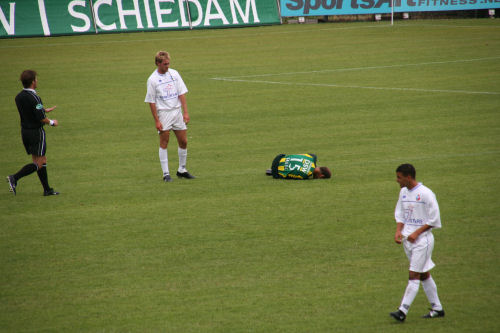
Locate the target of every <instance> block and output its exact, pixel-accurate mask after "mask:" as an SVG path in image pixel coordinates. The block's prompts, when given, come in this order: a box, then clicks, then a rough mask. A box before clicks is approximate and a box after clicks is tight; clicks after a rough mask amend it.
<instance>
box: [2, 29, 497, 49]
mask: <svg viewBox="0 0 500 333" xmlns="http://www.w3.org/2000/svg"><path fill="white" fill-rule="evenodd" d="M395 27H400V28H411V27H442V28H500V26H488V25H486V26H483V25H477V26H475V25H447V24H442V25H441V24H396V25H395V26H391V25H390V24H376V25H367V26H354V27H353V26H350V27H331V28H321V29H313V28H311V29H302V30H287V31H266V32H258V33H243V34H226V33H225V31H223V30H214V31H210V30H207V31H210V32H211V33H214V34H213V35H205V36H193V35H192V32H188V31H185V32H186V33H188V34H190V36H187V37H162V38H143V39H120V40H106V41H81V42H71V43H64V42H60V43H59V42H57V43H50V41H53V40H54V39H58V38H61V40H62V39H63V38H67V37H68V36H60V37H57V36H56V37H50V40H48V39H47V37H40V38H42V40H44V39H45V40H46V41H47V42H48V43H38V44H29V45H0V49H10V48H39V47H53V46H56V47H57V46H75V45H99V44H111V43H143V42H156V41H163V42H165V41H173V40H197V39H217V38H241V37H258V36H264V35H282V34H283V35H284V34H296V33H311V32H316V31H321V32H322V31H335V30H358V29H378V28H395ZM144 32H145V33H148V32H153V33H154V32H156V33H158V32H159V33H161V32H168V31H161V30H158V31H144ZM117 34H120V32H117ZM215 34H217V35H215ZM98 36H99V35H98ZM100 36H110V37H111V36H113V35H110V34H101V35H100ZM71 37H74V36H71ZM79 37H84V35H82V36H79ZM132 37H133V36H132ZM92 38H93V37H92ZM19 40H23V39H0V44H2V43H5V44H7V43H15V42H17V41H19Z"/></svg>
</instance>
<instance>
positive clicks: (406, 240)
mask: <svg viewBox="0 0 500 333" xmlns="http://www.w3.org/2000/svg"><path fill="white" fill-rule="evenodd" d="M396 176H397V182H398V183H399V186H400V187H401V191H400V193H399V200H398V203H397V205H396V211H395V214H394V215H395V218H396V222H397V228H396V233H395V235H394V240H395V241H396V243H398V244H401V243H403V246H404V250H405V252H406V256H407V257H408V260H409V261H410V268H409V271H410V272H409V280H408V286H407V287H406V291H405V293H404V296H403V300H402V301H401V305H400V306H399V309H398V310H397V311H395V312H391V313H390V315H391V317H393V318H394V319H396V320H397V321H400V322H403V321H404V320H405V319H406V315H407V314H408V310H409V309H410V305H411V303H412V302H413V300H414V299H415V296H417V292H418V289H419V287H420V283H422V287H423V288H424V292H425V294H426V295H427V299H428V300H429V303H430V304H431V309H430V312H429V313H428V314H426V315H424V316H423V317H424V318H437V317H444V310H443V307H442V305H441V302H440V301H439V297H438V294H437V287H436V283H435V282H434V280H433V279H432V277H431V274H430V273H429V271H430V270H431V269H432V268H433V267H434V266H435V265H434V262H432V259H431V256H432V250H433V249H434V236H433V235H432V231H431V229H432V228H441V218H440V215H439V206H438V203H437V200H436V196H435V195H434V193H433V192H432V191H431V190H430V189H429V188H427V187H425V186H424V185H423V184H422V183H418V182H417V181H416V180H415V176H416V172H415V168H414V167H413V166H412V165H411V164H402V165H400V166H399V167H398V168H397V169H396Z"/></svg>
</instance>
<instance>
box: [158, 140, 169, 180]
mask: <svg viewBox="0 0 500 333" xmlns="http://www.w3.org/2000/svg"><path fill="white" fill-rule="evenodd" d="M158 155H159V156H160V164H161V170H162V171H163V176H166V175H168V174H170V172H169V170H168V152H167V150H166V149H163V148H162V147H160V149H159V151H158Z"/></svg>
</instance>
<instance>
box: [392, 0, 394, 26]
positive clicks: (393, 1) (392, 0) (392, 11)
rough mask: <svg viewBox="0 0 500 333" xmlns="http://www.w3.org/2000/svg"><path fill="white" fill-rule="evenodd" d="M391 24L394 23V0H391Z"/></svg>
mask: <svg viewBox="0 0 500 333" xmlns="http://www.w3.org/2000/svg"><path fill="white" fill-rule="evenodd" d="M391 25H394V0H391Z"/></svg>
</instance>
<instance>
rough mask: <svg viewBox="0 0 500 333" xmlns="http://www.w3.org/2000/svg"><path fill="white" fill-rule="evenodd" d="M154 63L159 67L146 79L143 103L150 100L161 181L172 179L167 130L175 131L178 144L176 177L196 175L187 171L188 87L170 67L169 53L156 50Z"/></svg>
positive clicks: (168, 133)
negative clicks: (169, 167)
mask: <svg viewBox="0 0 500 333" xmlns="http://www.w3.org/2000/svg"><path fill="white" fill-rule="evenodd" d="M155 64H156V66H157V67H158V68H157V70H155V71H154V72H153V74H151V76H150V77H149V78H148V90H147V94H146V99H145V102H146V103H149V107H150V109H151V113H152V115H153V118H154V120H155V126H156V129H157V130H158V133H159V135H160V149H159V152H158V153H159V156H160V164H161V168H162V171H163V180H164V181H166V182H171V181H172V178H171V177H170V171H169V169H168V153H167V146H168V141H169V137H170V130H173V131H174V133H175V136H176V137H177V143H178V145H179V148H178V149H177V152H178V155H179V168H178V169H177V177H179V178H188V179H192V178H195V177H194V176H193V175H191V174H190V173H189V172H188V171H187V170H186V160H187V127H186V124H187V123H189V113H188V109H187V103H186V96H185V94H186V93H187V92H188V90H187V88H186V85H185V84H184V81H183V80H182V78H181V76H180V75H179V73H178V72H177V71H176V70H174V69H172V68H169V67H170V55H169V53H168V52H164V51H159V52H158V53H156V56H155ZM181 108H182V111H181Z"/></svg>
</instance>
